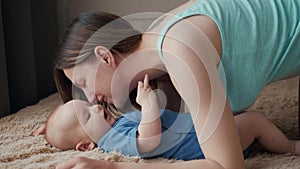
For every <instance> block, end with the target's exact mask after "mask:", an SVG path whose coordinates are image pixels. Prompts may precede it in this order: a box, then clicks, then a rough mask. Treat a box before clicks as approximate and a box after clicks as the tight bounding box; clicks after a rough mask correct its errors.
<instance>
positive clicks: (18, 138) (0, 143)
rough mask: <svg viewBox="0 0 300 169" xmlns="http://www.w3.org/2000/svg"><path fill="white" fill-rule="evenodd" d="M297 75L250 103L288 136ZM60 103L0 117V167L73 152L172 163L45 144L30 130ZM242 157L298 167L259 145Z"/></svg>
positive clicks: (264, 165) (53, 99)
mask: <svg viewBox="0 0 300 169" xmlns="http://www.w3.org/2000/svg"><path fill="white" fill-rule="evenodd" d="M297 85H298V81H297V78H294V79H289V80H284V81H280V82H276V83H274V84H271V85H269V86H267V87H266V88H265V89H264V90H263V92H262V93H261V95H260V97H259V98H258V100H257V102H256V103H255V105H253V106H252V107H251V109H253V110H258V111H261V112H263V113H265V114H266V115H267V116H268V117H269V118H270V119H271V120H272V121H273V122H274V123H275V124H276V125H277V126H278V127H279V128H281V129H282V131H283V132H284V133H285V134H286V135H287V136H288V137H289V138H291V139H296V138H299V137H298V130H297V125H298V124H297V97H298V96H297ZM59 104H62V101H61V100H60V98H59V96H58V94H57V93H56V94H53V95H51V96H49V97H47V98H45V99H42V100H41V101H40V102H39V103H37V104H36V105H32V106H28V107H26V108H24V109H22V110H20V111H19V112H17V113H16V114H13V115H10V116H7V117H4V118H2V119H0V152H1V154H0V168H1V169H3V168H9V169H11V168H54V166H55V165H56V164H57V163H59V162H62V161H65V160H67V159H70V158H72V157H76V156H86V157H90V158H94V159H104V160H110V161H128V162H141V163H143V162H150V163H152V162H153V163H154V162H163V163H171V162H172V163H174V162H180V161H176V160H164V159H154V160H142V159H139V158H133V157H125V156H122V155H120V154H118V153H102V152H101V151H100V150H99V149H94V150H93V151H89V152H77V151H64V152H61V151H59V150H57V149H55V148H49V147H48V146H47V144H46V141H45V139H44V137H43V136H38V137H31V136H30V133H31V132H32V131H34V130H35V129H37V128H38V127H39V126H40V125H41V124H43V123H44V122H45V120H46V117H47V116H48V114H49V113H50V112H51V111H53V110H54V108H55V107H56V106H58V105H59ZM252 150H253V152H252V153H251V155H250V157H249V158H248V159H247V160H246V161H245V162H246V167H247V169H299V168H300V157H296V156H293V155H291V154H272V153H269V152H267V151H265V150H264V149H262V148H261V147H260V146H259V145H255V146H253V147H252Z"/></svg>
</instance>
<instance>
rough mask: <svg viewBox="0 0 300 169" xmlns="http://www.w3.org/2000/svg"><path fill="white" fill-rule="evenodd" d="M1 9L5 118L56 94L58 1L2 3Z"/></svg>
mask: <svg viewBox="0 0 300 169" xmlns="http://www.w3.org/2000/svg"><path fill="white" fill-rule="evenodd" d="M1 10H2V11H1V15H2V17H1V20H2V26H3V27H2V26H1V30H0V31H1V32H0V37H1V41H0V49H1V52H0V55H1V57H0V59H1V60H0V63H1V74H0V78H1V82H0V83H1V87H0V91H1V93H0V98H1V100H0V101H1V102H0V107H1V109H0V111H1V112H0V116H1V117H2V116H4V115H7V114H8V113H14V112H16V111H17V110H19V109H20V108H23V107H24V106H26V105H31V104H34V103H36V102H37V101H38V100H39V99H41V98H43V97H46V96H48V95H49V94H51V93H53V92H55V90H56V89H55V85H54V81H53V75H52V67H53V64H52V60H53V59H52V58H53V55H54V50H55V47H56V44H57V41H58V40H57V39H58V38H57V37H58V36H57V22H56V2H55V1H51V0H43V1H40V0H1ZM0 24H1V23H0ZM2 28H3V29H2ZM5 63H6V64H5ZM5 69H6V70H5ZM2 79H3V81H2ZM6 79H7V80H6ZM6 88H8V92H7V90H6ZM5 90H6V92H5ZM2 91H4V92H2ZM7 105H9V106H7Z"/></svg>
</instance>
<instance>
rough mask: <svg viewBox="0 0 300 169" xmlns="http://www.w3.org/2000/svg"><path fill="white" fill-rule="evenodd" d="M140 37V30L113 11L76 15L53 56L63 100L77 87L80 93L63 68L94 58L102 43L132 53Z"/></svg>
mask: <svg viewBox="0 0 300 169" xmlns="http://www.w3.org/2000/svg"><path fill="white" fill-rule="evenodd" d="M141 38H142V34H141V33H140V32H139V31H137V30H135V29H134V28H133V27H132V26H131V25H130V24H129V23H128V22H127V21H126V20H124V19H122V18H120V17H119V16H116V15H113V14H109V13H104V12H92V13H82V14H80V15H79V16H78V17H76V18H75V19H74V20H73V21H72V22H71V24H70V25H69V28H68V29H67V31H66V32H65V34H64V36H63V38H62V41H61V43H60V46H59V48H58V50H57V53H56V56H55V59H54V63H55V67H54V76H55V83H56V86H57V89H58V92H59V93H60V96H61V98H62V100H63V101H64V102H67V101H69V100H71V99H72V98H73V94H74V90H75V92H76V91H78V92H81V91H80V89H78V88H76V87H75V86H73V85H72V82H71V81H70V80H69V79H68V78H67V77H66V76H65V74H64V72H63V69H66V68H71V67H74V66H75V65H76V64H78V63H81V62H83V61H85V60H87V59H88V58H90V57H95V56H94V54H93V52H94V48H95V47H96V46H99V45H101V46H104V47H106V48H108V49H110V51H111V52H112V53H113V54H115V55H117V53H130V52H132V51H134V50H135V49H136V48H137V47H138V45H139V43H140V41H141ZM81 95H84V94H83V93H82V92H81ZM134 99H135V98H134Z"/></svg>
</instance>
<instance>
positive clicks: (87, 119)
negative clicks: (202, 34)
mask: <svg viewBox="0 0 300 169" xmlns="http://www.w3.org/2000/svg"><path fill="white" fill-rule="evenodd" d="M90 117H91V113H90V111H88V116H87V118H86V121H89V119H90Z"/></svg>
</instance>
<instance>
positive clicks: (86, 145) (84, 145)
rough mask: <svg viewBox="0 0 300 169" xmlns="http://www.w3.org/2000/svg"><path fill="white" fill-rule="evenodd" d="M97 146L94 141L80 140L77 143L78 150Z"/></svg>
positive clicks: (87, 149)
mask: <svg viewBox="0 0 300 169" xmlns="http://www.w3.org/2000/svg"><path fill="white" fill-rule="evenodd" d="M95 147H96V145H95V143H94V142H87V141H80V142H79V143H78V144H77V145H76V150H77V151H89V150H93V149H94V148H95Z"/></svg>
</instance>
